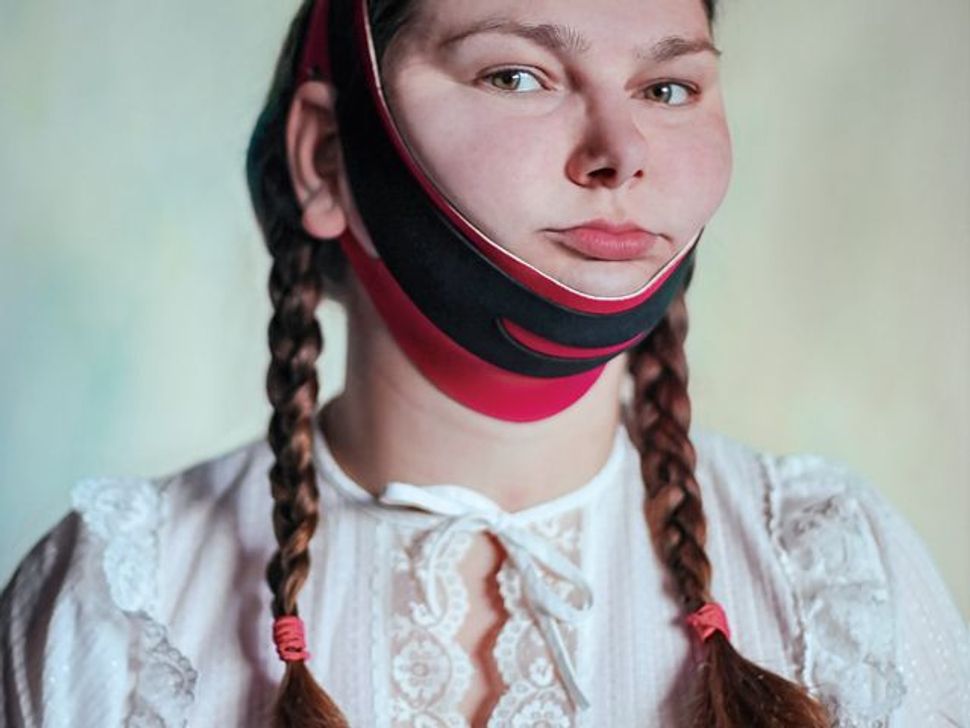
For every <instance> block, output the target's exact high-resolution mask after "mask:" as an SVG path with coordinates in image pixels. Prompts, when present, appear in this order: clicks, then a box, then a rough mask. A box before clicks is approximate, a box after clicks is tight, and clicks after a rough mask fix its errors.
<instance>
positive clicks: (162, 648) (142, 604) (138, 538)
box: [71, 478, 198, 728]
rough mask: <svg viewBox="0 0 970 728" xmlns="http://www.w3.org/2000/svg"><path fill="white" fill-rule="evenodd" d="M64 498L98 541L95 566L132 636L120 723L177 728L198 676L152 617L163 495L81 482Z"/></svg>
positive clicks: (101, 481) (130, 484) (136, 485)
mask: <svg viewBox="0 0 970 728" xmlns="http://www.w3.org/2000/svg"><path fill="white" fill-rule="evenodd" d="M71 496H72V500H73V505H74V509H75V510H76V511H77V512H78V513H80V514H81V517H82V518H83V519H84V523H85V524H86V525H87V527H88V528H89V529H90V530H91V531H92V532H93V533H94V534H96V535H97V536H99V537H100V538H101V539H102V540H103V541H104V545H105V546H104V555H103V558H102V568H103V570H104V575H105V579H106V581H107V583H108V591H109V594H110V595H111V599H112V601H113V602H114V603H115V604H116V605H117V606H118V608H119V609H121V610H122V611H123V612H125V613H126V615H127V616H128V618H129V621H130V622H131V625H132V628H133V631H134V634H135V635H136V637H135V640H136V644H137V655H138V657H137V661H136V663H135V664H134V665H133V669H134V671H135V685H134V688H133V689H132V694H131V696H130V706H131V708H130V710H129V713H128V716H127V718H126V720H125V725H126V726H130V727H131V728H149V727H151V728H171V727H174V726H184V725H186V717H185V714H186V711H187V710H188V708H189V706H190V705H191V704H192V701H193V700H194V699H195V684H196V680H197V678H198V673H197V672H196V670H195V669H194V668H193V667H192V664H191V663H190V662H189V660H188V659H187V658H186V657H185V656H184V655H183V654H182V653H181V652H179V651H178V650H177V649H176V648H175V647H174V646H173V645H172V644H171V643H170V642H169V640H168V633H167V630H166V628H165V626H164V625H163V624H161V623H160V622H159V621H158V619H157V618H156V616H155V615H156V614H157V611H156V610H157V604H156V600H157V594H156V588H157V584H156V579H155V575H156V574H157V572H158V531H159V528H160V527H161V524H162V522H163V521H164V519H165V511H166V506H167V501H166V500H165V499H164V498H163V492H162V490H161V489H160V488H159V486H156V485H155V484H154V483H153V482H152V481H150V480H144V479H140V478H85V479H83V480H80V481H78V483H77V484H76V485H75V486H74V489H73V491H72V493H71Z"/></svg>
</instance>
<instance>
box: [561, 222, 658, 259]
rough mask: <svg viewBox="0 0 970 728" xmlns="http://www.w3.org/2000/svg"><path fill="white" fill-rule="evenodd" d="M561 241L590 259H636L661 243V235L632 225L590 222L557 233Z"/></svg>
mask: <svg viewBox="0 0 970 728" xmlns="http://www.w3.org/2000/svg"><path fill="white" fill-rule="evenodd" d="M553 232H556V233H559V235H560V236H561V240H560V242H562V244H563V245H565V246H566V247H568V248H571V249H572V250H574V251H576V252H577V253H581V254H582V255H584V256H586V257H588V258H595V259H597V260H612V261H616V260H634V259H636V258H642V257H643V256H644V255H646V254H647V252H649V251H650V249H651V248H653V247H654V246H655V245H657V244H658V243H659V242H660V236H659V235H657V234H656V233H652V232H650V231H649V230H644V229H643V228H641V227H639V226H638V225H634V224H632V223H613V222H610V221H609V220H589V221H587V222H584V223H581V224H579V225H577V226H575V227H570V228H563V229H559V230H554V231H553Z"/></svg>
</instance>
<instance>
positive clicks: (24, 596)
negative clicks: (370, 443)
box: [0, 440, 271, 726]
mask: <svg viewBox="0 0 970 728" xmlns="http://www.w3.org/2000/svg"><path fill="white" fill-rule="evenodd" d="M263 465H266V466H267V467H268V447H267V446H266V445H265V443H264V442H262V441H259V440H254V441H251V442H248V443H245V444H244V445H242V446H240V447H237V448H234V449H232V450H230V451H227V452H225V453H222V454H219V455H216V456H214V457H211V458H208V459H206V460H203V461H199V462H196V463H194V464H191V465H189V466H188V467H185V468H182V469H180V470H178V471H176V472H172V473H170V474H168V475H164V476H161V477H156V478H147V477H122V476H117V477H104V476H99V477H88V478H83V479H81V480H79V481H77V483H76V484H75V485H74V487H73V489H72V492H71V497H72V509H71V510H70V511H69V512H68V513H67V514H66V515H65V516H64V517H63V518H62V519H61V521H60V522H59V523H58V524H57V525H56V526H55V527H54V528H52V529H51V530H50V531H48V532H47V533H46V534H45V535H44V536H43V537H42V538H41V539H40V540H39V541H38V543H37V544H36V545H35V546H34V547H33V548H32V549H31V550H30V551H29V552H28V553H27V554H26V556H25V557H24V558H23V559H22V561H21V562H20V564H19V566H18V568H17V569H16V571H15V573H14V575H13V577H12V578H11V579H10V581H9V583H8V584H7V585H6V587H5V588H4V590H3V592H2V595H0V672H2V681H3V688H2V689H3V701H2V702H3V705H4V708H3V712H0V723H3V722H4V720H5V721H6V722H7V723H9V724H11V725H35V724H36V725H40V724H41V723H43V724H44V725H47V724H51V725H61V724H63V725H68V724H70V725H75V726H101V725H120V724H122V723H124V722H125V720H134V722H135V723H138V720H142V721H145V722H146V724H149V723H150V724H152V725H160V726H169V725H172V726H174V725H182V723H183V717H184V713H185V711H186V710H187V709H188V706H189V705H190V704H191V702H192V700H193V697H194V689H195V683H196V679H197V674H196V672H195V670H194V669H193V667H192V665H191V663H190V662H189V660H188V659H187V658H186V657H185V656H184V655H183V654H182V653H181V652H180V651H179V649H178V647H177V645H175V644H173V643H172V641H171V640H170V634H169V626H168V624H167V619H166V617H167V614H166V613H167V611H168V609H167V606H166V602H167V600H168V597H169V595H170V594H171V593H173V592H177V590H178V588H179V586H180V584H179V582H180V580H183V579H185V578H188V570H186V569H185V568H184V566H183V565H181V564H185V563H192V562H191V561H188V562H186V561H182V560H181V559H175V558H170V555H171V554H172V553H173V552H179V551H180V550H181V551H189V552H191V551H193V550H198V549H200V548H201V546H200V544H201V543H202V542H204V541H205V540H206V538H207V537H209V536H211V535H212V533H213V531H220V530H224V529H222V527H221V526H220V522H221V521H224V522H226V523H228V522H230V521H232V519H233V518H235V515H236V514H238V512H239V511H240V510H241V509H242V508H244V507H245V506H244V503H243V502H242V501H244V499H245V498H247V497H250V495H251V490H252V489H251V488H248V487H247V486H248V485H249V484H250V483H251V481H252V479H253V478H255V477H258V476H259V475H260V470H261V468H262V466H263ZM261 475H262V476H263V478H264V479H265V476H266V472H265V470H263V471H262V473H261ZM264 490H266V491H267V493H266V496H265V497H266V498H269V495H268V485H267V487H266V488H265V489H264ZM257 497H258V495H257ZM268 512H269V511H268V510H264V511H263V512H262V513H261V514H260V515H261V516H262V520H265V521H267V522H268V521H269V516H268V515H267V514H268ZM269 528H271V525H270V526H269ZM234 533H235V532H234ZM207 534H208V535H207ZM227 538H231V536H229V537H227ZM254 538H255V536H254ZM112 676H113V677H112ZM92 706H98V707H97V709H96V710H95V709H94V708H93V707H92ZM136 719H137V720H136ZM139 724H140V723H139Z"/></svg>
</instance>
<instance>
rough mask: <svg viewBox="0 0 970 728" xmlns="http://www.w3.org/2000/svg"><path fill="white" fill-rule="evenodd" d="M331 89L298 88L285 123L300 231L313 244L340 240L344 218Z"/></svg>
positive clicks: (315, 83) (316, 84)
mask: <svg viewBox="0 0 970 728" xmlns="http://www.w3.org/2000/svg"><path fill="white" fill-rule="evenodd" d="M334 98H335V91H334V88H333V85H332V84H329V83H325V82H321V81H308V82H306V83H303V84H301V85H300V86H299V88H297V90H296V92H295V93H294V96H293V102H292V103H291V105H290V110H289V116H288V117H287V122H286V154H287V162H288V165H289V171H290V179H291V181H292V183H293V190H294V192H295V194H296V198H297V202H298V203H299V204H300V207H301V208H302V210H303V215H302V218H301V219H302V223H303V227H304V229H305V230H306V231H307V232H308V233H309V234H310V235H312V236H314V237H317V238H328V239H331V238H336V237H339V236H340V235H341V234H342V233H343V231H344V230H345V229H346V227H347V216H346V214H345V211H344V209H343V206H342V204H341V201H340V197H339V189H340V184H339V179H340V173H341V169H342V167H341V159H340V142H339V139H338V137H337V122H336V113H335V111H334Z"/></svg>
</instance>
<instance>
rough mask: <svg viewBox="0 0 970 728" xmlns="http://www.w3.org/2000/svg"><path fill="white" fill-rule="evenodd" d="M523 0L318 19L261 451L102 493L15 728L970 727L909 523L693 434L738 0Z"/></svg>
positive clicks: (837, 477) (66, 555)
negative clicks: (726, 0)
mask: <svg viewBox="0 0 970 728" xmlns="http://www.w3.org/2000/svg"><path fill="white" fill-rule="evenodd" d="M522 6H523V4H522V3H511V2H500V1H498V0H488V1H487V2H486V1H484V0H478V1H477V2H474V3H471V2H468V3H463V2H454V1H451V2H445V0H420V1H419V2H409V3H387V2H371V3H369V4H368V5H366V6H365V4H364V3H362V2H359V1H358V0H344V1H339V2H333V3H331V4H329V5H328V4H327V3H324V2H316V3H310V2H308V3H305V4H304V6H303V7H302V8H301V10H300V13H299V14H298V16H297V18H296V20H295V22H294V24H293V27H292V29H291V33H290V37H289V38H288V39H287V43H286V46H285V48H284V53H283V56H282V58H281V61H280V64H279V67H278V70H277V75H276V79H275V82H274V86H273V89H272V90H271V92H270V96H269V99H268V102H267V106H266V109H265V110H264V113H263V115H262V117H261V119H260V123H259V125H258V127H257V130H256V133H255V134H254V138H253V144H252V146H251V150H250V159H249V169H248V172H249V178H250V184H251V188H252V190H253V197H254V202H255V206H256V210H257V214H258V216H259V220H260V224H261V226H262V228H263V231H264V233H265V235H266V239H267V243H268V246H269V249H270V252H271V253H272V255H273V258H274V266H273V272H272V276H271V281H270V292H271V296H272V298H273V303H274V307H275V314H274V317H273V320H272V321H271V324H270V332H269V339H270V347H271V350H272V354H273V360H272V364H271V368H270V372H269V376H268V381H267V385H268V392H269V397H270V400H271V402H272V404H273V407H274V414H273V418H272V420H271V424H270V430H269V436H268V443H267V442H262V441H257V442H254V443H251V444H250V445H247V446H246V447H244V448H241V449H239V450H236V451H233V452H232V453H227V454H225V455H223V456H222V457H219V458H216V459H213V460H211V461H207V462H205V463H200V464H199V465H198V466H196V467H194V468H191V469H188V470H186V471H183V472H180V473H177V474H175V475H173V476H171V477H169V478H165V479H159V480H157V481H135V482H131V483H127V482H122V481H118V480H112V479H106V480H100V481H85V482H83V483H81V484H79V486H78V488H77V489H76V491H75V505H76V512H75V513H74V514H72V515H71V516H69V517H68V518H67V519H65V521H64V522H62V524H61V525H60V526H59V527H58V528H57V529H55V531H54V532H52V534H51V535H50V536H49V537H48V538H47V539H45V541H44V542H42V544H40V545H39V546H38V548H37V550H35V551H34V552H33V553H32V554H31V555H30V556H29V557H28V563H27V565H26V566H25V568H22V569H21V570H20V571H19V572H18V575H17V577H16V578H15V580H14V581H13V582H12V584H11V587H10V588H8V590H7V591H6V592H5V594H4V600H3V610H4V611H3V623H4V625H5V626H7V625H10V627H11V628H10V629H9V636H8V637H7V638H5V645H9V647H7V646H5V648H4V652H3V655H4V657H3V659H4V663H3V664H4V685H5V705H6V707H5V710H6V711H7V717H8V722H11V723H13V724H14V725H17V724H20V723H24V724H32V723H37V722H40V720H41V719H43V721H44V722H45V724H46V723H50V724H56V723H57V721H58V719H59V718H60V717H63V718H64V720H65V721H67V720H68V719H69V720H70V721H71V724H72V725H78V724H81V725H86V724H90V725H111V724H115V723H118V722H121V721H123V720H125V719H128V720H129V721H130V722H132V723H135V724H137V723H138V722H139V721H141V722H144V723H146V724H148V723H151V722H154V723H155V724H162V725H180V724H182V722H183V721H186V720H187V721H188V722H189V724H190V725H196V724H198V725H209V724H228V725H235V724H252V725H265V724H266V723H267V722H269V720H270V717H271V716H270V711H269V710H268V708H269V700H270V698H271V697H272V695H273V693H274V690H275V688H276V686H277V685H279V686H280V690H279V696H278V699H277V704H276V706H275V707H274V708H273V710H272V717H273V719H274V720H275V721H276V723H277V724H278V725H288V726H290V725H291V726H322V725H327V726H331V725H343V724H345V723H349V724H350V725H377V724H394V725H439V724H440V725H463V724H466V723H468V724H471V725H485V724H488V725H499V726H504V725H543V724H546V725H574V724H585V725H631V724H635V725H643V724H646V725H664V726H666V725H679V724H683V725H698V726H708V725H717V726H757V725H766V726H768V725H772V726H781V725H784V726H810V725H811V726H823V725H834V724H846V725H854V724H860V725H861V724H866V723H867V722H872V721H877V720H884V721H885V720H890V721H893V722H896V723H898V724H899V725H912V724H920V725H922V724H932V722H933V721H937V722H939V723H940V724H941V725H943V724H946V723H945V722H944V721H946V720H949V721H951V723H956V724H960V722H961V721H966V720H967V698H966V694H965V688H964V686H965V685H966V684H967V682H968V679H970V667H968V662H970V657H968V655H970V647H968V639H967V633H966V626H965V625H964V624H963V623H962V621H961V620H960V617H959V616H958V614H957V613H956V610H955V608H954V607H953V605H952V601H951V600H950V598H949V596H948V595H947V594H946V592H945V589H944V588H943V587H942V584H941V582H940V581H939V578H938V576H936V575H935V572H934V571H933V567H932V564H931V563H930V562H929V560H928V558H927V557H926V555H925V551H924V550H923V548H922V546H921V544H920V543H919V542H918V540H917V539H916V538H915V536H914V535H913V534H912V532H911V530H909V529H908V526H907V525H906V524H905V523H904V522H903V521H902V520H901V519H900V518H899V517H898V515H896V514H895V513H894V512H892V511H891V510H890V509H889V508H888V507H887V506H886V505H885V503H884V502H883V501H882V500H881V499H880V498H879V497H878V496H877V494H876V493H875V491H873V490H872V489H871V488H869V487H868V486H867V485H865V484H864V483H861V482H858V481H857V479H855V478H854V476H853V475H852V474H851V473H849V472H847V471H845V470H844V469H841V468H839V467H838V466H837V465H835V464H833V463H829V462H827V461H823V460H821V459H818V458H813V457H809V456H802V457H794V458H773V457H771V456H768V455H764V454H759V453H756V452H754V451H751V450H749V449H747V448H745V447H744V446H742V445H740V444H739V443H736V442H734V441H732V440H729V439H728V438H726V437H723V436H720V435H715V434H713V433H707V432H703V431H698V430H697V429H696V428H694V429H691V427H690V406H689V400H688V397H687V390H686V363H685V359H684V351H683V341H684V337H685V335H686V309H685V303H684V291H685V290H686V288H687V286H688V284H689V281H690V276H691V273H692V270H693V265H694V260H695V254H696V249H697V247H698V246H699V242H700V238H701V235H702V231H703V227H704V225H705V224H706V223H707V222H708V220H709V219H710V218H711V216H712V215H713V214H714V212H715V210H716V209H717V207H718V206H719V204H720V202H721V200H722V198H723V195H724V192H725V189H726V187H727V183H728V177H729V173H730V143H729V139H728V135H727V129H726V124H725V121H724V112H723V106H722V103H721V98H720V95H719V89H718V69H717V55H718V51H717V50H716V48H715V47H714V45H713V42H712V37H711V28H710V24H711V22H712V20H713V15H714V7H713V4H712V3H708V2H701V0H697V2H685V1H684V0H658V1H657V2H653V3H649V4H646V3H642V2H636V1H635V0H621V1H620V2H616V3H610V4H609V5H608V6H603V5H602V3H592V2H579V1H578V2H574V3H562V2H551V1H550V2H536V3H528V4H527V6H526V7H522ZM324 295H331V296H334V297H336V298H338V299H339V300H341V301H342V302H343V303H344V305H345V306H346V307H347V311H348V319H349V322H350V323H349V355H348V362H347V383H346V387H345V390H344V391H343V392H342V393H341V394H340V395H338V396H337V397H335V398H334V399H332V400H330V401H329V402H327V403H326V405H325V406H324V407H323V408H321V409H320V410H319V411H318V410H317V394H318V392H317V380H316V375H315V368H314V367H315V364H316V360H317V358H318V356H319V354H320V353H321V351H322V341H321V336H320V330H319V327H318V326H317V324H316V321H315V318H314V312H315V310H316V308H317V306H318V304H319V302H320V301H321V299H322V297H323V296H324ZM628 372H629V374H631V375H632V376H630V377H629V378H627V377H626V375H627V373H628ZM627 383H630V384H632V386H631V387H630V388H629V389H630V391H629V392H628V393H627V392H625V391H624V387H625V385H626V384H627ZM267 473H268V476H269V481H270V485H271V495H272V503H270V499H269V498H268V495H269V494H268V493H267V492H266V491H267V489H266V488H265V483H266V478H267ZM702 506H703V507H702ZM270 507H272V514H273V519H272V527H273V530H272V532H270V531H269V524H268V522H267V519H266V515H267V512H268V511H269V509H270ZM708 535H710V536H711V538H708ZM651 545H652V547H651ZM267 562H268V564H269V566H268V569H266V574H265V575H266V577H267V580H268V583H269V587H270V591H271V592H272V593H271V594H268V593H267V590H265V588H264V585H263V583H261V578H262V575H263V570H264V567H265V566H266V564H267ZM712 564H713V565H714V567H716V568H713V569H712ZM45 594H46V595H56V599H52V598H50V597H48V596H45ZM903 594H906V595H907V597H906V598H903ZM44 604H48V605H49V608H48V609H47V611H46V613H44V610H42V609H40V607H41V605H44ZM38 610H40V612H42V613H44V618H43V619H39V620H38V619H36V618H34V619H31V618H30V616H31V615H35V614H37V613H38ZM270 614H271V615H272V634H273V637H274V643H275V648H274V644H273V643H270V642H269V640H268V639H267V635H268V634H269V632H270ZM5 631H6V630H5ZM34 634H36V635H37V636H36V637H32V635H34ZM274 649H275V655H274V654H273V650H274ZM741 655H747V656H749V657H750V660H751V661H748V659H746V658H744V657H742V656H741ZM276 657H278V658H279V660H280V661H279V662H273V660H274V659H275V658H276ZM124 666H127V668H128V669H127V670H125V669H124ZM82 667H83V668H84V669H81V668H82ZM59 670H60V672H59ZM68 671H69V672H68ZM65 675H68V676H67V677H65ZM79 715H80V718H78V716H79Z"/></svg>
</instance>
